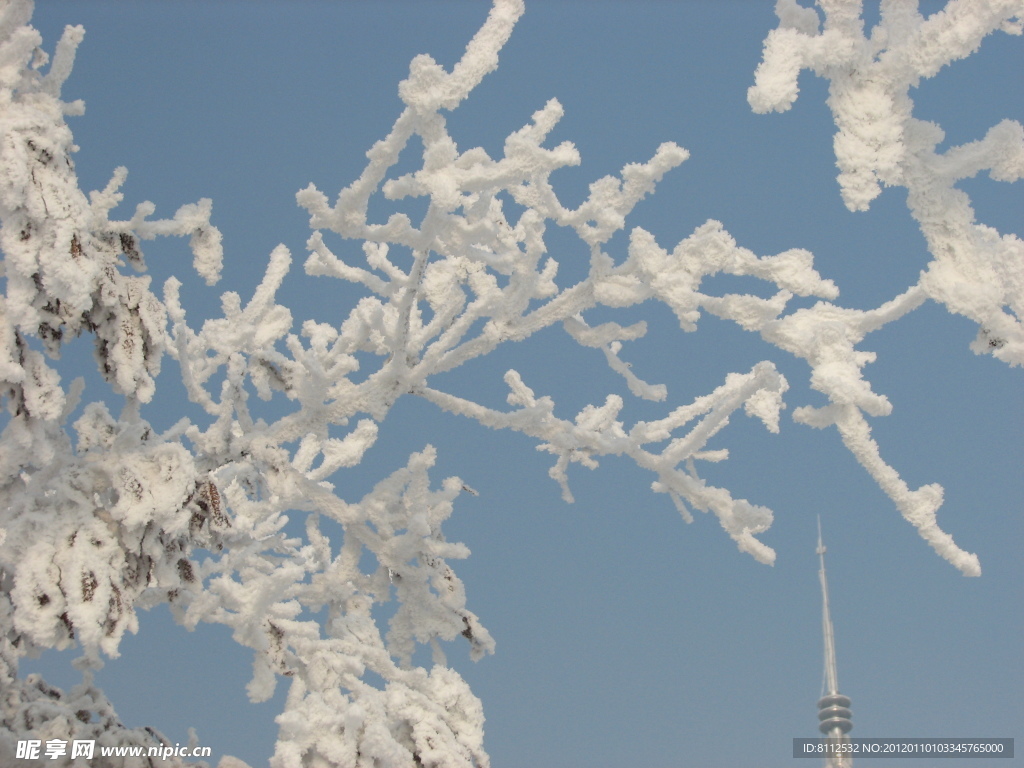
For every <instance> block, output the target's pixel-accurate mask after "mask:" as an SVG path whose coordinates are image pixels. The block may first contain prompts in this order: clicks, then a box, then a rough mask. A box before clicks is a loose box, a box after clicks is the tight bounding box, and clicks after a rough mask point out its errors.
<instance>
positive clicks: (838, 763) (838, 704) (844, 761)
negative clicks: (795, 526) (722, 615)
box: [817, 516, 853, 768]
mask: <svg viewBox="0 0 1024 768" xmlns="http://www.w3.org/2000/svg"><path fill="white" fill-rule="evenodd" d="M817 552H818V562H819V563H820V565H821V568H820V569H819V571H818V579H819V580H820V581H821V629H822V634H823V635H824V637H825V676H824V680H823V681H822V688H823V689H824V690H823V692H822V693H823V695H822V697H821V698H820V699H819V700H818V720H819V721H820V722H819V723H818V730H819V731H821V732H822V733H823V734H825V736H826V738H827V739H828V741H829V743H830V744H832V745H835V746H838V745H840V744H849V743H850V737H849V736H847V734H848V733H849V732H850V729H851V728H853V723H852V722H850V718H851V717H852V716H853V713H852V712H850V698H849V697H848V696H843V695H842V694H841V693H839V676H838V674H837V673H836V642H835V635H834V634H833V632H832V616H831V614H830V613H829V608H828V581H827V580H826V579H825V545H824V544H822V543H821V517H820V516H819V517H818V550H817ZM833 748H834V747H833ZM852 765H853V756H852V755H851V754H850V753H848V752H839V753H833V754H830V755H828V756H826V757H825V768H851V766H852Z"/></svg>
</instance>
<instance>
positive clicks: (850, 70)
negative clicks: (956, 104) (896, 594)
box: [748, 0, 1024, 575]
mask: <svg viewBox="0 0 1024 768" xmlns="http://www.w3.org/2000/svg"><path fill="white" fill-rule="evenodd" d="M819 5H820V7H821V9H822V13H823V15H824V26H823V27H822V25H821V21H822V20H821V18H820V17H819V15H818V13H817V12H816V11H815V10H813V9H810V8H803V7H801V6H800V5H798V4H797V2H796V0H778V2H777V4H776V12H777V14H778V16H779V20H780V24H779V28H778V29H776V30H774V31H773V32H772V33H771V34H770V35H769V36H768V38H767V40H766V41H765V46H764V60H763V61H762V63H761V65H760V67H758V70H757V75H756V82H755V85H754V86H753V87H751V88H750V91H749V93H748V98H749V101H750V105H751V106H752V107H753V108H754V110H755V111H757V112H767V111H771V110H777V111H785V110H787V109H789V108H790V107H791V106H792V104H793V102H794V101H795V100H796V97H797V91H798V89H797V77H798V75H799V74H800V71H801V70H802V69H804V68H806V69H810V70H812V71H813V72H814V73H815V74H817V75H819V76H820V77H824V78H826V79H828V80H829V84H830V88H829V99H828V105H829V107H830V108H831V110H832V114H833V116H834V118H835V123H836V127H837V131H836V135H835V153H836V163H837V165H838V166H839V169H840V173H839V178H838V181H839V186H840V190H841V192H842V196H843V200H844V201H845V203H846V206H847V207H848V208H849V209H850V210H851V211H857V210H866V209H867V208H868V206H869V205H870V204H871V202H872V200H874V199H875V198H876V197H877V196H878V195H879V193H880V192H881V186H882V185H885V186H897V187H905V188H906V190H907V204H908V206H909V208H910V213H911V215H912V216H913V217H914V219H915V220H916V221H917V222H918V224H919V225H920V227H921V231H922V233H923V234H924V237H925V240H926V242H927V244H928V250H929V251H930V253H931V256H932V259H933V260H932V261H931V262H930V263H929V264H928V265H927V268H926V269H925V270H924V271H923V272H922V273H921V277H920V279H919V280H918V282H917V283H916V284H915V285H912V286H910V287H908V288H907V289H906V290H905V291H903V292H902V293H901V294H900V295H898V296H896V297H895V298H894V299H892V300H891V301H889V302H887V303H886V304H884V305H882V306H881V307H878V308H877V309H873V310H867V311H858V310H850V309H840V308H838V307H833V306H831V305H819V306H817V307H815V308H814V309H812V310H809V311H805V312H802V313H796V315H794V316H793V317H791V318H787V319H785V320H783V321H781V322H779V323H777V324H775V325H774V326H773V327H771V328H770V329H769V332H768V333H767V334H766V335H765V338H766V339H768V340H769V341H771V342H772V343H774V344H776V345H778V346H780V347H782V348H783V349H787V350H789V351H791V352H793V353H794V354H796V355H798V356H800V357H803V358H804V359H806V360H807V361H808V363H809V364H810V365H811V366H812V369H813V372H812V378H811V381H812V386H814V388H815V389H817V390H819V391H821V392H823V393H824V394H826V395H828V398H829V400H830V402H831V405H829V406H828V407H826V408H822V409H811V408H801V409H798V410H797V411H796V412H795V414H794V415H795V417H796V418H797V420H798V421H802V422H804V423H806V424H811V425H812V426H816V427H825V426H828V425H832V424H835V425H836V427H837V428H838V429H839V432H840V434H841V435H842V438H843V442H844V443H845V444H846V446H847V447H848V448H849V449H850V451H851V452H853V454H854V455H855V456H856V457H857V459H858V460H859V461H860V462H861V464H863V465H864V467H865V468H866V469H867V470H868V472H870V473H871V475H872V477H874V479H875V480H876V481H877V482H878V484H879V485H880V486H881V487H882V489H883V490H884V491H885V492H886V493H887V494H888V495H889V497H890V498H892V500H893V501H894V502H895V503H896V505H897V507H898V508H899V510H900V512H902V513H903V516H904V517H905V518H906V519H907V520H908V521H909V522H910V523H911V524H913V525H914V526H915V527H916V528H917V529H918V531H919V532H920V534H921V536H922V537H923V538H924V539H925V540H926V541H927V542H928V543H929V544H931V545H932V547H934V548H935V550H936V551H937V552H938V553H939V554H941V555H942V556H943V557H945V558H946V559H947V560H949V561H950V562H951V563H953V564H954V565H955V566H956V567H957V568H959V569H960V570H961V571H963V572H964V573H965V574H967V575H978V574H980V573H981V568H980V565H979V563H978V558H977V557H976V556H975V555H973V554H969V553H967V552H964V551H963V550H961V549H960V548H959V547H957V546H956V544H955V543H954V542H953V539H952V537H950V536H949V535H948V534H947V533H945V532H944V531H942V530H941V529H940V528H939V526H938V523H937V521H936V514H935V513H936V511H937V509H938V508H939V506H940V505H941V503H942V487H941V486H939V485H937V484H934V483H933V484H930V485H926V486H924V487H922V488H919V489H918V490H916V491H911V490H910V489H909V488H908V487H907V485H906V483H904V482H903V480H902V479H901V478H900V476H899V475H898V474H897V472H896V471H895V470H894V469H893V468H892V467H890V466H889V465H888V464H887V463H886V462H885V461H883V460H882V458H881V456H880V451H879V447H878V445H877V444H876V443H875V441H874V440H873V439H872V438H871V430H870V427H869V425H868V422H867V420H866V419H865V418H864V414H865V413H867V414H869V415H872V416H880V415H885V414H887V413H889V411H890V410H891V406H890V404H889V402H888V400H886V398H885V397H883V396H880V395H876V394H875V393H873V392H872V391H871V389H870V385H869V384H868V383H867V382H864V381H863V380H861V377H860V373H859V369H860V368H861V367H862V366H863V365H864V364H865V363H868V362H871V361H872V360H873V359H874V354H873V353H870V352H863V351H858V350H856V349H855V347H856V345H857V344H859V343H860V342H861V341H862V340H863V338H864V337H865V336H866V334H868V333H870V332H871V331H874V330H877V329H878V328H881V327H882V326H883V325H885V324H886V323H889V322H891V321H894V320H897V319H899V318H900V317H902V316H903V315H904V314H906V313H907V312H910V311H912V310H914V309H916V308H917V307H918V306H920V305H921V304H922V303H924V302H925V301H927V300H929V299H931V300H932V301H936V302H938V303H940V304H942V305H944V306H945V307H946V308H947V309H948V310H949V311H950V312H953V313H956V314H960V315H964V316H965V317H967V318H969V319H971V320H972V321H974V322H975V323H977V325H978V336H977V338H976V340H975V341H974V343H973V344H972V345H971V349H973V350H974V352H976V353H978V354H985V353H988V354H992V355H993V356H994V357H997V358H999V359H1000V360H1003V361H1004V362H1006V363H1008V364H1010V365H1021V364H1022V363H1024V243H1022V241H1021V239H1020V238H1019V237H1018V236H1017V235H1015V234H1013V233H1007V234H1000V233H999V232H997V231H995V230H994V229H992V228H991V227H987V226H985V225H983V224H979V223H977V222H975V218H974V210H973V209H972V208H971V204H970V199H969V198H968V196H967V194H966V193H965V192H964V191H962V190H961V189H958V188H957V187H956V186H955V185H956V183H957V182H958V181H960V180H961V179H965V178H970V177H973V176H975V175H976V174H978V173H979V172H980V171H985V170H987V171H988V172H989V176H990V177H991V178H992V179H993V180H994V181H1002V182H1012V181H1016V180H1018V179H1020V177H1021V175H1022V174H1024V128H1022V127H1021V125H1020V123H1017V122H1015V121H1013V120H1004V121H1002V122H1001V123H999V124H998V125H995V126H993V127H992V128H991V129H990V130H989V131H988V133H987V134H986V135H985V137H984V138H983V139H980V140H979V141H975V142H972V143H970V144H966V145H964V146H959V147H951V148H950V149H948V150H946V151H945V152H943V153H937V152H936V151H935V148H936V146H937V145H938V144H939V143H940V142H941V141H942V140H943V138H944V134H943V132H942V129H941V128H940V127H939V126H938V125H935V124H934V123H929V122H925V121H922V120H918V119H916V118H914V117H913V107H914V103H913V101H912V99H911V97H910V89H911V88H915V87H917V85H918V83H919V81H920V80H921V78H928V77H933V76H935V75H936V74H938V73H939V72H940V70H941V69H942V68H944V67H945V66H947V65H950V64H952V63H953V62H955V61H957V60H959V59H962V58H964V57H966V56H969V55H970V54H971V53H973V52H974V51H976V50H977V49H978V47H979V45H981V43H982V41H983V39H984V38H985V37H986V36H987V35H989V34H990V33H992V32H996V31H999V30H1001V31H1003V32H1007V33H1010V34H1015V35H1020V34H1021V23H1022V19H1024V3H1022V2H1021V1H1020V0H993V2H986V3H975V2H971V1H970V0H951V2H949V3H948V4H947V6H946V7H945V8H944V9H943V10H942V11H940V12H938V13H935V14H934V15H932V16H929V17H927V18H924V17H923V16H921V14H920V13H919V12H918V10H917V3H916V2H914V1H913V0H883V2H882V4H881V20H880V21H879V23H878V24H877V25H876V26H875V27H874V28H873V29H872V30H871V32H870V34H869V35H867V36H865V33H864V23H863V20H862V19H861V3H860V0H821V2H820V3H819Z"/></svg>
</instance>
